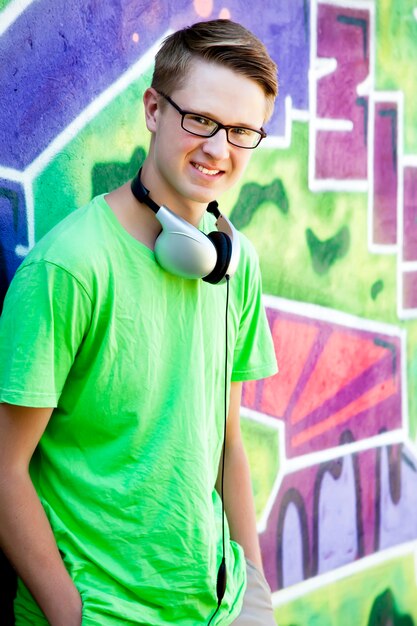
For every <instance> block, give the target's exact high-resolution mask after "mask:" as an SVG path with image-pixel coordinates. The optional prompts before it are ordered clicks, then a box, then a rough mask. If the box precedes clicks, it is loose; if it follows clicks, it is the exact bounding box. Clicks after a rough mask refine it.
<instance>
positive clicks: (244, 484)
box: [217, 440, 263, 571]
mask: <svg viewBox="0 0 417 626" xmlns="http://www.w3.org/2000/svg"><path fill="white" fill-rule="evenodd" d="M217 487H218V490H219V491H220V477H219V480H218V485H217ZM224 504H225V511H226V516H227V520H228V523H229V528H230V534H231V538H232V539H233V540H234V541H236V542H237V543H239V544H240V545H241V546H242V547H243V550H244V552H245V556H246V557H247V558H248V559H250V560H251V561H252V562H253V563H254V564H255V565H256V566H257V567H258V568H259V569H260V570H261V571H263V566H262V558H261V551H260V547H259V540H258V534H257V529H256V514H255V504H254V500H253V494H252V484H251V478H250V469H249V463H248V459H247V456H246V453H245V450H244V447H243V443H242V441H241V440H238V441H237V442H236V443H234V444H233V445H230V446H229V447H228V448H227V452H226V457H225V474H224Z"/></svg>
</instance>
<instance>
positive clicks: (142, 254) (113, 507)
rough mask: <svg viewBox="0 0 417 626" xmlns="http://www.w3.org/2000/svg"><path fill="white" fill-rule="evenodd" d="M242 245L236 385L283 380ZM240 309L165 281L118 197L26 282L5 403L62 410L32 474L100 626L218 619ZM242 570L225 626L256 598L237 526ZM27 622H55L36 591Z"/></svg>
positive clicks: (95, 204) (2, 351)
mask: <svg viewBox="0 0 417 626" xmlns="http://www.w3.org/2000/svg"><path fill="white" fill-rule="evenodd" d="M204 228H205V229H206V230H207V229H213V224H212V223H211V218H209V216H207V217H205V218H204ZM241 239H242V255H241V260H240V264H239V269H238V272H237V274H236V275H235V276H234V277H233V278H232V279H231V281H230V308H229V339H228V353H229V373H228V380H236V381H238V380H248V379H258V378H263V377H265V376H269V375H271V374H273V373H274V372H275V371H276V361H275V355H274V351H273V346H272V341H271V336H270V333H269V328H268V325H267V321H266V317H265V312H264V309H263V306H262V301H261V283H260V275H259V269H258V263H257V257H256V254H255V253H254V250H253V248H252V246H251V245H250V243H249V242H248V240H247V239H246V238H245V237H243V236H242V238H241ZM225 302H226V286H225V285H210V284H207V283H205V282H203V281H202V280H186V279H182V278H179V277H176V276H173V275H171V274H169V273H167V272H165V271H164V270H162V269H161V268H160V267H159V266H158V265H157V263H156V261H155V258H154V255H153V252H152V251H151V250H150V249H148V248H147V247H145V246H144V245H142V244H141V243H139V242H138V241H136V240H135V239H134V238H133V237H131V236H130V235H129V234H128V233H127V232H126V231H125V230H124V229H123V228H122V226H121V225H120V224H119V222H118V221H117V219H116V217H115V216H114V214H113V212H112V211H111V209H110V208H109V206H108V205H107V203H106V202H105V200H104V197H103V196H99V197H97V198H95V199H94V200H93V201H92V202H91V203H90V204H89V205H87V206H86V207H84V208H82V209H79V210H78V211H75V212H74V213H72V214H71V215H70V216H68V217H67V218H66V219H65V220H63V222H61V223H60V224H59V225H58V226H57V227H55V228H54V229H53V230H52V231H50V232H49V233H48V234H47V235H46V237H44V238H43V239H42V241H41V242H39V243H38V244H37V246H35V248H34V249H33V250H32V251H31V252H30V254H29V255H28V257H27V258H26V259H25V261H24V262H23V263H22V265H21V266H20V268H19V269H18V271H17V273H16V276H15V278H14V280H13V282H12V285H11V287H10V289H9V292H8V294H7V297H6V300H5V304H4V311H3V316H2V318H1V322H0V401H2V402H9V403H12V404H17V405H22V406H32V407H56V408H55V409H54V412H53V414H52V417H51V420H50V422H49V424H48V427H47V429H46V431H45V433H44V435H43V436H42V438H41V441H40V443H39V445H38V447H37V450H36V452H35V455H34V457H33V459H32V462H31V475H32V479H33V482H34V484H35V487H36V489H37V492H38V494H39V497H40V499H41V501H42V504H43V506H44V508H45V510H46V513H47V516H48V519H49V521H50V523H51V526H52V529H53V532H54V535H55V538H56V541H57V544H58V547H59V549H60V551H61V554H62V556H63V558H64V562H65V564H66V566H67V568H68V570H69V572H70V575H71V577H72V578H73V580H74V582H75V584H76V586H77V588H78V589H79V591H80V593H81V596H82V599H83V625H85V626H93V625H94V626H98V625H100V626H116V625H120V624H127V625H128V624H146V625H147V626H150V625H152V626H162V625H164V626H165V625H166V624H181V625H183V626H196V624H207V623H208V621H209V618H210V616H211V615H212V613H213V611H214V609H215V607H216V605H217V601H216V590H215V587H216V575H217V570H218V567H219V564H220V560H221V553H222V547H221V501H220V498H219V496H218V494H217V492H216V490H215V489H214V484H215V481H216V476H217V469H218V463H219V458H220V453H221V446H222V440H223V432H222V431H223V417H224V389H223V385H224V360H225V345H224V344H225V330H224V317H225ZM226 561H227V567H228V579H227V589H226V594H225V597H224V600H223V602H222V606H221V610H220V611H219V613H218V614H217V616H216V618H215V620H213V622H212V624H213V626H214V624H222V625H224V626H227V624H230V623H231V622H232V621H233V620H234V619H235V618H236V617H237V615H238V614H239V611H240V608H241V602H242V595H243V592H244V588H245V564H244V558H243V553H242V549H241V548H240V546H238V545H237V544H236V543H234V542H233V541H229V534H228V529H227V527H226ZM16 615H17V616H18V619H21V622H19V621H18V623H29V624H32V625H34V624H46V621H45V619H44V618H43V617H42V616H41V614H40V611H39V609H38V608H37V606H36V604H35V603H34V602H33V600H32V599H31V597H30V595H29V594H28V592H27V591H26V590H25V589H24V587H23V585H20V587H19V593H18V599H17V602H16ZM23 616H24V617H23ZM25 619H26V620H27V621H26V622H25V621H24V620H25Z"/></svg>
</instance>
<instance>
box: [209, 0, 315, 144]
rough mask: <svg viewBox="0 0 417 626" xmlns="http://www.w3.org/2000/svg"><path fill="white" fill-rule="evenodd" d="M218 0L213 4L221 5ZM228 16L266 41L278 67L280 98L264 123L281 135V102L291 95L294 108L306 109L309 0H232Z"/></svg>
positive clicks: (269, 130)
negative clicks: (242, 0) (267, 121)
mask: <svg viewBox="0 0 417 626" xmlns="http://www.w3.org/2000/svg"><path fill="white" fill-rule="evenodd" d="M220 6H221V4H220V2H218V3H217V5H216V8H220ZM228 8H229V10H230V14H231V18H232V19H233V20H236V21H237V22H240V23H241V24H243V25H244V26H246V27H247V28H250V30H251V31H252V32H254V33H255V34H256V35H257V36H258V37H259V38H260V39H261V40H262V41H263V42H264V43H265V45H266V47H267V48H268V51H269V53H270V54H271V56H272V58H273V59H274V61H276V63H277V64H278V68H279V85H280V88H279V89H280V91H279V98H278V101H277V104H276V110H275V114H274V116H273V118H272V120H271V121H270V123H269V124H268V126H267V129H268V132H269V133H271V134H277V135H282V134H283V132H284V127H285V108H284V102H285V98H286V97H287V96H290V97H291V100H292V105H293V107H294V108H296V109H301V110H304V111H307V110H308V70H309V63H310V43H309V40H310V34H309V33H310V3H309V2H306V1H305V0H291V2H276V0H266V1H264V2H262V9H261V10H260V6H259V4H257V3H256V2H241V0H232V1H231V2H229V3H228Z"/></svg>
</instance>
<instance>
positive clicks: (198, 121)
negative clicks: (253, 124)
mask: <svg viewBox="0 0 417 626" xmlns="http://www.w3.org/2000/svg"><path fill="white" fill-rule="evenodd" d="M158 93H159V95H161V96H162V97H163V98H165V100H167V102H169V103H170V104H171V105H172V106H173V107H174V109H176V110H177V111H178V113H179V114H180V115H181V128H183V129H184V130H186V131H187V133H191V134H192V135H197V137H213V135H215V134H216V133H217V132H219V130H221V129H222V128H224V130H225V131H226V136H227V141H228V142H229V143H231V144H232V145H233V146H237V147H238V148H246V149H249V150H252V149H253V148H256V147H257V146H259V144H260V143H261V141H262V139H264V137H266V132H265V131H264V130H263V129H262V128H261V130H254V129H253V128H247V127H246V126H225V125H224V124H221V123H220V122H218V121H217V120H214V119H213V118H211V117H207V116H206V115H200V114H199V113H193V112H192V111H183V109H180V107H179V106H178V104H175V102H174V101H173V100H172V99H171V98H170V97H169V96H167V95H166V94H164V93H162V92H161V91H158Z"/></svg>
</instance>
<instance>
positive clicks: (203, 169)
mask: <svg viewBox="0 0 417 626" xmlns="http://www.w3.org/2000/svg"><path fill="white" fill-rule="evenodd" d="M192 165H193V167H195V168H196V169H197V170H198V171H199V172H201V173H202V174H208V176H216V175H217V174H220V172H221V170H209V169H207V168H206V167H204V166H203V165H200V164H199V163H194V162H192Z"/></svg>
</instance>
